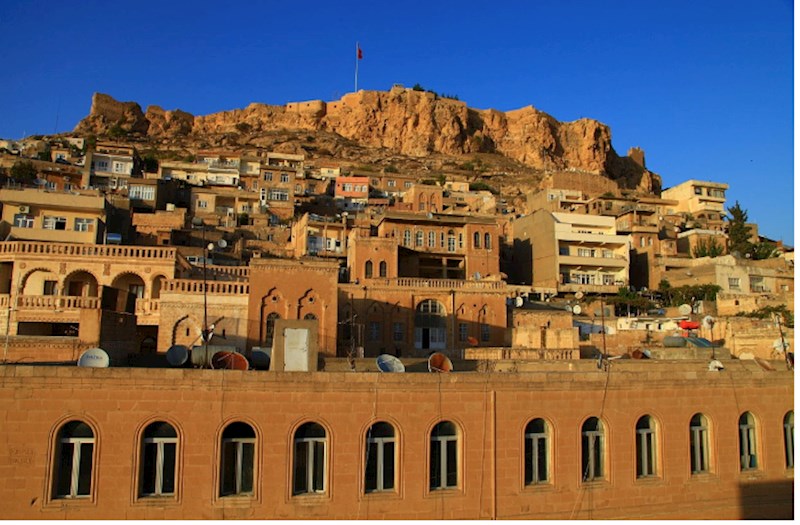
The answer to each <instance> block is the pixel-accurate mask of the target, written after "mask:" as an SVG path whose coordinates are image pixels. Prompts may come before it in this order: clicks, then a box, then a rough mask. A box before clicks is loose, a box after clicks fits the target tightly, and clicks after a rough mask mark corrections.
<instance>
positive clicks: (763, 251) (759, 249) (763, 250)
mask: <svg viewBox="0 0 800 525" xmlns="http://www.w3.org/2000/svg"><path fill="white" fill-rule="evenodd" d="M752 254H753V259H755V260H757V261H759V260H761V259H771V258H773V257H778V256H779V255H780V252H779V251H778V246H777V245H776V244H775V243H774V242H767V241H764V242H760V243H758V244H754V245H753V251H752Z"/></svg>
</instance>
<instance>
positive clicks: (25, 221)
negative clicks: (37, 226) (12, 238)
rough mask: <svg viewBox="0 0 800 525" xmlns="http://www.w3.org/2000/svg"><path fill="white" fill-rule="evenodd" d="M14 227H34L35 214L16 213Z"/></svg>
mask: <svg viewBox="0 0 800 525" xmlns="http://www.w3.org/2000/svg"><path fill="white" fill-rule="evenodd" d="M14 227H16V228H33V216H31V215H28V214H27V213H17V214H15V215H14Z"/></svg>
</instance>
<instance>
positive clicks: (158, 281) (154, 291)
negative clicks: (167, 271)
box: [149, 274, 167, 299]
mask: <svg viewBox="0 0 800 525" xmlns="http://www.w3.org/2000/svg"><path fill="white" fill-rule="evenodd" d="M166 282H167V276H166V275H163V274H158V275H154V276H153V277H152V278H151V279H150V294H149V295H150V298H151V299H158V298H160V297H161V289H162V288H163V287H164V284H165V283H166Z"/></svg>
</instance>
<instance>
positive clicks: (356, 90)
mask: <svg viewBox="0 0 800 525" xmlns="http://www.w3.org/2000/svg"><path fill="white" fill-rule="evenodd" d="M355 92H356V93H358V42H356V89H355Z"/></svg>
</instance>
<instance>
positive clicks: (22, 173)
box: [10, 160, 38, 183]
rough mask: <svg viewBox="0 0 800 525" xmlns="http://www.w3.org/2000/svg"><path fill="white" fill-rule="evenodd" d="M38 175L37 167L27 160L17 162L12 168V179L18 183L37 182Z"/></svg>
mask: <svg viewBox="0 0 800 525" xmlns="http://www.w3.org/2000/svg"><path fill="white" fill-rule="evenodd" d="M37 174H38V171H37V170H36V166H34V165H33V162H30V161H27V160H21V161H17V162H15V163H14V165H13V166H11V173H10V175H11V178H12V179H14V180H16V181H18V182H28V183H30V182H33V181H34V180H36V176H37Z"/></svg>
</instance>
